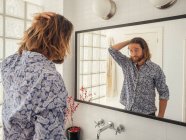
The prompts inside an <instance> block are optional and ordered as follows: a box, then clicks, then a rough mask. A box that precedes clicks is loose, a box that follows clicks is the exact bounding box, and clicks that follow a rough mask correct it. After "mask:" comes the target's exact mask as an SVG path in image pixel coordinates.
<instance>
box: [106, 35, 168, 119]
mask: <svg viewBox="0 0 186 140" xmlns="http://www.w3.org/2000/svg"><path fill="white" fill-rule="evenodd" d="M127 45H128V49H129V54H130V58H128V57H127V56H125V55H123V54H122V53H121V52H120V51H119V50H121V49H122V48H124V47H126V46H127ZM109 53H110V54H111V56H112V57H113V58H114V60H115V61H116V62H117V63H118V64H119V65H120V66H121V68H122V71H123V74H124V82H123V87H122V91H121V96H120V103H121V104H123V105H125V109H126V110H129V111H133V112H138V113H142V114H147V115H153V116H155V112H156V110H157V109H156V106H155V95H156V94H155V88H156V89H157V91H158V93H159V112H158V117H161V118H163V117H164V113H165V109H166V106H167V100H168V99H169V89H168V86H167V85H166V80H165V75H164V73H163V71H162V69H161V68H160V66H159V65H157V64H155V63H154V62H152V61H151V60H150V58H151V55H150V52H149V47H148V45H147V43H146V41H145V40H144V39H143V38H140V37H136V38H133V39H132V40H127V41H124V42H121V43H118V44H116V45H113V46H112V47H110V48H109Z"/></svg>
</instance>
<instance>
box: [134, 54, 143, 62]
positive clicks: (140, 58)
mask: <svg viewBox="0 0 186 140" xmlns="http://www.w3.org/2000/svg"><path fill="white" fill-rule="evenodd" d="M143 58H144V56H143V55H141V56H140V57H131V60H132V62H134V63H138V62H140V61H141V60H142V59H143Z"/></svg>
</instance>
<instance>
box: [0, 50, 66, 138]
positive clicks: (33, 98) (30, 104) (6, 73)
mask: <svg viewBox="0 0 186 140" xmlns="http://www.w3.org/2000/svg"><path fill="white" fill-rule="evenodd" d="M1 74H2V81H3V88H4V103H3V127H4V139H5V140H66V136H65V134H64V132H65V131H64V119H65V118H64V117H65V109H66V98H67V90H66V88H65V85H64V82H63V79H62V77H61V75H60V74H59V73H58V72H57V70H56V68H55V64H54V63H53V62H51V61H49V60H48V59H47V58H46V57H45V56H44V55H42V54H40V53H37V52H30V51H23V53H22V55H19V54H14V55H11V56H9V57H8V58H6V59H5V60H4V61H3V62H2V64H1Z"/></svg>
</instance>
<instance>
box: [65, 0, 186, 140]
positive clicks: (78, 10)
mask: <svg viewBox="0 0 186 140" xmlns="http://www.w3.org/2000/svg"><path fill="white" fill-rule="evenodd" d="M92 1H93V0H64V15H65V16H66V17H67V18H68V19H69V20H71V21H72V23H73V24H74V26H75V30H83V29H90V28H97V27H102V26H111V25H117V24H124V23H130V22H136V21H143V20H149V19H154V18H161V17H167V16H175V15H180V14H186V1H185V0H178V1H177V3H176V4H175V5H174V6H173V7H171V8H168V9H165V10H159V9H156V8H154V7H153V6H152V5H151V4H150V3H149V1H148V0H115V1H116V4H117V13H116V15H115V16H114V17H113V18H112V19H110V20H108V21H104V20H102V19H99V18H98V17H96V16H95V15H94V14H93V12H92V10H91V5H92ZM74 54H75V46H74V36H73V38H72V50H71V56H70V57H69V58H68V59H66V61H65V64H64V81H65V83H66V86H67V89H68V91H69V94H71V95H73V94H74V82H75V72H74V71H75V61H74V59H75V58H74V56H75V55H74ZM167 70H168V69H167ZM100 118H103V119H105V121H113V122H114V123H115V124H116V126H117V125H119V124H123V125H125V127H126V132H125V133H123V134H119V135H117V136H115V133H114V131H111V130H106V131H105V132H103V133H102V134H101V138H102V139H106V140H124V139H128V140H175V139H177V140H185V139H186V133H185V131H186V127H182V126H178V125H173V124H169V123H164V122H161V121H156V120H151V119H147V118H143V117H138V116H134V115H130V114H126V113H122V112H117V111H113V110H109V109H104V108H99V107H96V106H91V105H86V104H81V105H80V107H79V108H78V111H77V112H76V114H75V118H74V119H75V124H77V125H79V126H80V127H81V128H82V137H83V139H82V140H88V139H87V138H90V139H91V138H92V139H93V138H94V139H96V131H97V128H95V124H94V121H97V120H99V119H100Z"/></svg>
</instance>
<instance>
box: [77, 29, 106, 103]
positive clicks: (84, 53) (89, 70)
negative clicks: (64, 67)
mask: <svg viewBox="0 0 186 140" xmlns="http://www.w3.org/2000/svg"><path fill="white" fill-rule="evenodd" d="M105 40H106V35H104V34H103V33H102V32H101V31H95V32H88V33H83V34H81V35H80V42H79V43H80V44H79V45H80V56H81V57H80V81H79V88H81V87H84V88H85V89H86V90H89V92H90V93H91V94H92V98H91V99H92V100H94V101H95V100H96V99H100V98H102V97H104V96H105V95H106V80H105V79H106V78H105V77H106V68H105V67H106V63H107V55H108V53H106V52H107V51H106V50H107V48H106V47H104V46H105V45H107V44H105V42H103V41H105ZM82 41H83V42H82ZM103 43H104V44H105V45H104V46H102V44H103ZM95 102H96V101H95Z"/></svg>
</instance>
